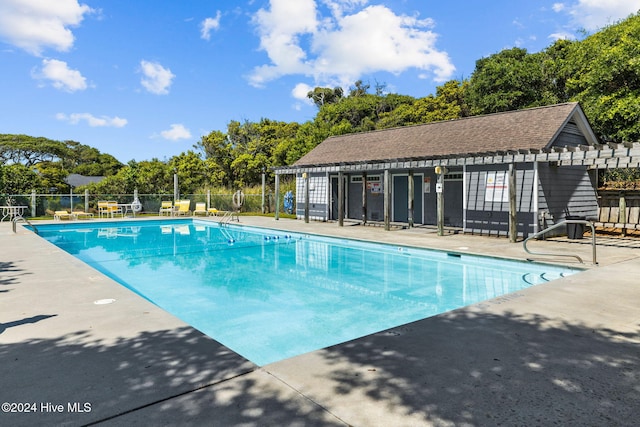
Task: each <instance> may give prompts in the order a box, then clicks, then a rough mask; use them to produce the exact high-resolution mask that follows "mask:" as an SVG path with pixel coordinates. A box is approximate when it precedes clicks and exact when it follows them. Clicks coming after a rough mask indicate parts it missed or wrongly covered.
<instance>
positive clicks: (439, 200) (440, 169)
mask: <svg viewBox="0 0 640 427" xmlns="http://www.w3.org/2000/svg"><path fill="white" fill-rule="evenodd" d="M445 173H447V168H445V167H444V166H436V174H437V175H438V180H437V182H436V195H437V197H436V209H437V211H438V219H437V221H438V236H444V174H445Z"/></svg>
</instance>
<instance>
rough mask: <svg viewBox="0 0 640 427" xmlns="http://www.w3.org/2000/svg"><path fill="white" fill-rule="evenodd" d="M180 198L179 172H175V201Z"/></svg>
mask: <svg viewBox="0 0 640 427" xmlns="http://www.w3.org/2000/svg"><path fill="white" fill-rule="evenodd" d="M179 199H180V191H179V190H178V174H177V173H174V174H173V203H174V204H175V203H176V202H177V201H178V200H179Z"/></svg>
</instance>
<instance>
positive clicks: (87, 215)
mask: <svg viewBox="0 0 640 427" xmlns="http://www.w3.org/2000/svg"><path fill="white" fill-rule="evenodd" d="M71 215H73V216H74V217H75V219H93V214H92V213H91V212H73V213H72V214H71Z"/></svg>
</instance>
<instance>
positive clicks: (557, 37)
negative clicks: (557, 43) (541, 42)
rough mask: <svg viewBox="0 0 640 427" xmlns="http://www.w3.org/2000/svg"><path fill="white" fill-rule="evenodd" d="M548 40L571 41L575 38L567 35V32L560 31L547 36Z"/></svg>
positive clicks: (570, 34) (569, 34)
mask: <svg viewBox="0 0 640 427" xmlns="http://www.w3.org/2000/svg"><path fill="white" fill-rule="evenodd" d="M549 38H550V39H551V40H573V39H575V38H576V37H575V36H574V35H573V34H572V33H569V32H567V31H560V32H557V33H552V34H549Z"/></svg>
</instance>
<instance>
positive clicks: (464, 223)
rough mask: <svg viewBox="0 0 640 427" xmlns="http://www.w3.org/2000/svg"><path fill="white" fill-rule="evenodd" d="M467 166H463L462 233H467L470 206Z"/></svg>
mask: <svg viewBox="0 0 640 427" xmlns="http://www.w3.org/2000/svg"><path fill="white" fill-rule="evenodd" d="M467 180H468V178H467V165H466V164H464V165H462V232H463V233H466V232H467V209H468V206H469V194H468V191H469V188H468V182H467Z"/></svg>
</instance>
